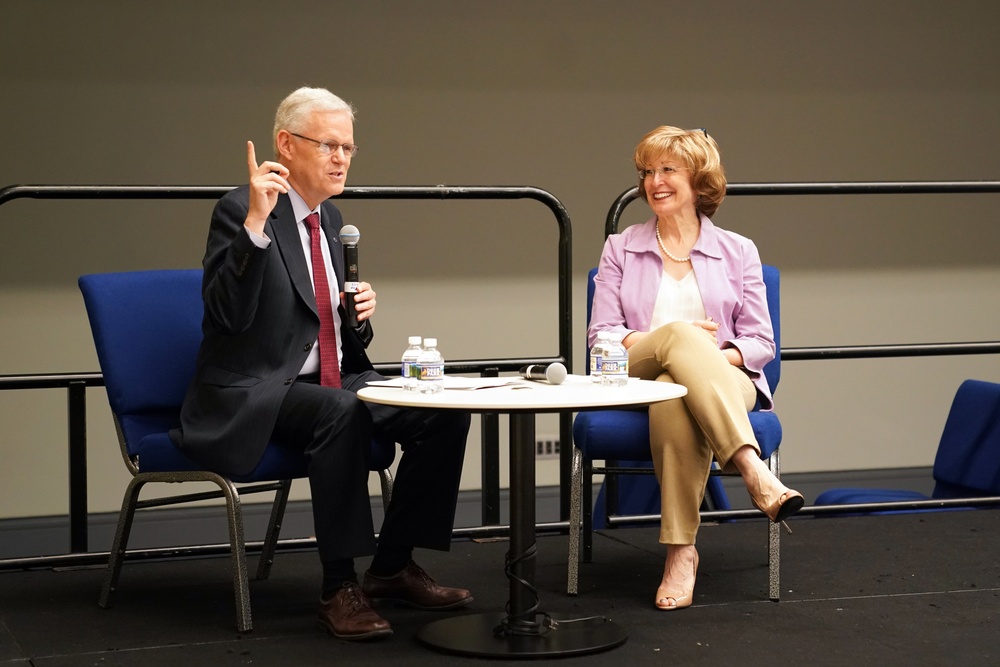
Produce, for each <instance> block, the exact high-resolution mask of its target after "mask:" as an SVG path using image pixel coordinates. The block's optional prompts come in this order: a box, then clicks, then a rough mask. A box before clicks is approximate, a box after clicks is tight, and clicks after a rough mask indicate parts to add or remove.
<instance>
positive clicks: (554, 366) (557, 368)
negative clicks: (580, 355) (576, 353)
mask: <svg viewBox="0 0 1000 667" xmlns="http://www.w3.org/2000/svg"><path fill="white" fill-rule="evenodd" d="M545 379H546V380H548V381H549V384H562V381H563V380H565V379H566V367H565V366H563V365H562V364H561V363H559V362H558V361H556V362H554V363H551V364H549V367H548V368H546V369H545Z"/></svg>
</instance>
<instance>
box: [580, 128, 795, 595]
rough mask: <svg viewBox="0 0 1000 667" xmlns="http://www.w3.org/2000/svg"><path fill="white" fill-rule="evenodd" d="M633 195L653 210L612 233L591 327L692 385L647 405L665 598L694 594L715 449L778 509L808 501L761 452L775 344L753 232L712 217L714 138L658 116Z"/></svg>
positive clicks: (636, 371)
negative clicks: (759, 423) (758, 433)
mask: <svg viewBox="0 0 1000 667" xmlns="http://www.w3.org/2000/svg"><path fill="white" fill-rule="evenodd" d="M633 159H634V161H635V166H636V169H637V170H638V172H639V195H640V196H641V197H642V198H643V200H645V201H646V203H647V204H649V207H650V208H651V209H652V210H653V213H654V214H655V216H654V217H653V218H651V219H650V220H648V221H647V222H646V223H644V224H641V225H634V226H632V227H629V228H628V229H626V230H625V231H624V232H622V233H621V234H613V235H611V236H610V237H608V240H607V241H606V242H605V245H604V250H603V252H602V254H601V261H600V265H599V267H598V271H597V276H596V277H595V278H594V287H595V290H594V304H593V312H592V317H591V323H590V330H589V332H588V333H589V342H590V344H591V345H593V344H594V342H595V341H596V339H597V334H598V333H599V332H601V331H609V332H616V333H618V334H620V335H621V336H623V342H624V345H625V347H626V348H627V349H628V355H629V375H630V376H633V377H640V378H643V379H646V380H659V381H661V382H676V383H678V384H681V385H684V386H685V387H687V390H688V393H687V395H686V396H685V397H684V398H683V399H682V400H678V401H665V402H663V403H659V404H656V405H654V406H652V407H651V408H650V410H649V433H650V447H651V449H652V454H653V463H654V466H655V468H656V476H657V479H658V480H659V483H660V494H661V500H662V507H663V509H662V511H663V514H662V518H661V520H660V542H661V543H662V544H666V545H667V555H666V561H665V563H664V566H663V576H662V579H661V581H660V585H659V587H658V588H657V591H656V599H655V603H656V606H657V608H659V609H664V610H675V609H681V608H684V607H687V606H689V605H690V604H691V601H692V598H693V596H694V584H695V577H696V575H697V571H698V552H697V550H696V548H695V537H696V536H697V533H698V526H699V524H700V516H699V508H700V506H701V502H702V499H703V497H704V494H705V485H706V483H707V481H708V474H709V470H710V468H711V464H712V459H713V458H715V459H716V460H717V461H718V462H719V464H720V465H721V466H723V468H724V469H727V470H735V471H738V472H739V473H740V475H742V477H743V480H744V482H745V483H746V486H747V491H748V492H749V494H750V498H751V499H752V501H753V503H754V505H756V506H757V507H758V508H759V509H760V510H761V511H763V512H764V513H765V514H767V516H768V517H769V518H770V519H771V520H772V521H775V522H778V521H783V520H784V519H786V518H787V517H789V516H791V515H792V514H794V513H795V512H797V511H798V510H799V509H801V508H802V505H803V504H804V500H803V497H802V494H800V493H799V492H797V491H793V490H791V489H788V488H787V487H785V486H784V485H783V484H782V483H781V481H780V480H779V479H778V478H777V477H775V476H774V475H773V474H772V473H771V471H770V470H769V469H768V468H767V466H766V465H764V462H763V461H761V459H760V447H759V446H758V444H757V441H756V438H755V437H754V434H753V429H752V428H751V427H750V421H749V419H748V418H747V412H748V411H749V410H751V409H752V408H753V406H754V404H755V403H756V402H757V401H758V400H759V401H760V404H761V406H762V408H763V409H765V410H769V409H771V406H772V401H771V392H770V389H769V388H768V386H767V380H766V379H765V377H764V374H763V372H762V371H763V368H764V365H765V364H766V363H767V362H768V361H770V360H771V359H772V358H773V357H774V355H775V346H774V333H773V331H772V329H771V320H770V317H769V315H768V311H767V299H766V293H765V286H764V281H763V277H762V273H761V264H760V256H759V255H758V253H757V248H756V246H755V245H754V244H753V242H752V241H751V240H750V239H748V238H745V237H743V236H740V235H739V234H735V233H733V232H730V231H726V230H724V229H720V228H718V227H716V226H715V225H714V224H712V221H711V220H710V219H709V216H711V215H714V214H715V211H716V210H717V209H718V207H719V205H720V204H721V203H722V199H723V198H724V197H725V192H726V177H725V173H724V171H723V168H722V162H721V159H720V157H719V149H718V146H717V145H716V143H715V140H714V139H712V138H711V137H709V136H708V134H707V133H706V132H705V131H704V130H691V131H688V130H681V129H678V128H676V127H669V126H662V127H658V128H656V129H655V130H653V131H652V132H650V133H649V134H647V135H646V136H645V137H644V138H643V139H642V141H641V142H640V143H639V145H638V146H637V147H636V149H635V154H634V156H633Z"/></svg>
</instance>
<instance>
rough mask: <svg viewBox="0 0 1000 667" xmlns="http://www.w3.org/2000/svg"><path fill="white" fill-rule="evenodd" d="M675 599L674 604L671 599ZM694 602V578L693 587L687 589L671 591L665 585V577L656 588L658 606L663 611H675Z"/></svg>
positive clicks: (696, 568) (696, 567)
mask: <svg viewBox="0 0 1000 667" xmlns="http://www.w3.org/2000/svg"><path fill="white" fill-rule="evenodd" d="M694 575H695V576H694V578H695V579H697V577H698V552H697V551H696V552H695V553H694ZM671 600H673V602H674V603H673V604H670V601H671ZM692 602H694V579H692V581H691V588H689V589H688V590H686V591H680V592H675V591H670V590H668V589H667V588H666V587H665V586H664V585H663V579H662V578H661V579H660V586H659V588H657V589H656V600H655V602H654V603H655V604H656V608H657V609H660V610H662V611H675V610H677V609H684V608H685V607H690V606H691V603H692Z"/></svg>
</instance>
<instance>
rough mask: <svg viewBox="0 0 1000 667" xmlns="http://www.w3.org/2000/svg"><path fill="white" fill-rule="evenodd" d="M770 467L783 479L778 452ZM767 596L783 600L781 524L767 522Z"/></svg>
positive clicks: (771, 460) (776, 600)
mask: <svg viewBox="0 0 1000 667" xmlns="http://www.w3.org/2000/svg"><path fill="white" fill-rule="evenodd" d="M768 467H770V469H771V472H772V473H773V474H774V476H775V477H778V478H779V479H780V478H781V459H780V455H779V454H778V452H777V450H775V452H774V453H773V454H771V457H770V458H769V459H768ZM767 591H768V594H767V596H768V597H769V598H770V599H771V601H772V602H778V601H779V600H780V599H781V524H780V523H774V522H773V521H768V522H767Z"/></svg>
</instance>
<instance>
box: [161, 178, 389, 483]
mask: <svg viewBox="0 0 1000 667" xmlns="http://www.w3.org/2000/svg"><path fill="white" fill-rule="evenodd" d="M248 194H249V188H248V186H243V187H241V188H238V189H236V190H234V191H232V192H230V193H228V194H227V195H225V196H224V197H223V198H222V199H220V200H219V203H218V204H217V205H216V207H215V211H214V212H213V214H212V224H211V228H210V230H209V234H208V247H207V250H206V253H205V259H204V262H203V264H204V270H205V276H204V282H203V284H202V296H203V298H204V302H205V316H204V319H203V322H202V330H203V332H204V340H203V341H202V344H201V350H200V352H199V354H198V362H197V369H196V373H195V377H194V381H193V382H192V384H191V387H190V388H189V390H188V393H187V396H186V397H185V400H184V406H183V408H182V410H181V429H180V431H179V432H175V433H174V434H173V435H174V436H175V437H174V440H175V442H176V443H177V444H178V446H179V447H180V448H181V449H182V450H183V451H184V453H185V454H187V455H188V456H190V457H191V458H192V459H194V460H195V461H197V462H198V463H199V464H201V465H204V466H206V467H207V468H208V469H211V470H215V471H217V472H222V473H228V474H246V473H249V472H250V471H252V470H253V469H254V467H255V466H256V465H257V463H258V461H259V460H260V458H261V455H262V453H263V451H264V448H265V447H266V446H267V442H268V440H269V439H270V436H271V432H272V430H273V429H274V424H275V421H276V419H277V415H278V409H279V407H280V406H281V403H282V401H283V400H284V398H285V394H286V393H287V391H288V387H289V386H290V385H291V384H292V382H294V381H295V378H296V376H297V375H298V373H299V371H300V370H301V369H302V364H304V363H305V360H306V357H307V356H308V355H309V351H310V349H311V348H312V345H313V343H314V342H315V340H316V337H317V335H318V334H319V317H318V315H317V314H316V298H315V296H314V294H313V287H312V281H311V280H310V278H309V270H308V267H307V265H306V260H305V256H304V254H303V249H302V243H301V241H300V239H299V232H298V230H297V228H296V224H295V218H294V215H293V213H292V204H291V200H290V199H289V198H288V196H287V195H280V196H279V197H278V203H277V205H276V206H275V207H274V210H273V211H272V212H271V215H270V217H269V219H268V221H267V224H266V225H265V227H264V233H265V234H266V235H267V237H268V238H270V239H271V245H270V247H269V248H267V249H265V250H261V249H259V248H257V247H256V246H255V245H254V244H253V242H252V241H251V240H250V238H249V237H248V235H247V233H246V231H245V229H244V227H243V222H244V220H245V219H246V214H247V211H248V208H249V203H248V201H249V200H248ZM321 218H322V226H323V231H324V232H325V233H326V237H327V241H328V242H329V245H330V252H331V257H332V259H333V263H334V270H335V272H336V274H337V283H338V285H340V289H341V290H342V289H343V282H344V266H343V264H344V257H343V247H342V245H341V243H340V238H339V233H340V228H341V227H342V226H343V220H342V218H341V216H340V211H338V210H337V208H336V207H335V206H334V205H333V204H332V203H330V202H329V201H326V202H324V203H323V204H322V215H321ZM341 321H344V313H343V310H341ZM360 331H361V333H359V332H358V331H356V330H355V329H353V328H352V327H350V326H346V325H344V326H342V327H341V332H340V334H341V345H342V348H343V361H342V362H341V371H342V372H343V373H360V372H363V371H366V370H372V365H371V362H370V361H369V359H368V356H367V354H366V353H365V347H366V346H367V344H368V343H369V342H370V340H371V337H372V334H371V326H370V325H368V324H367V323H366V325H365V326H363V327H361V329H360Z"/></svg>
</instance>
